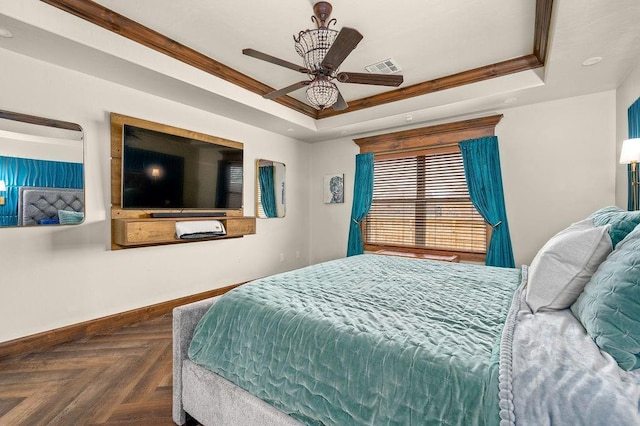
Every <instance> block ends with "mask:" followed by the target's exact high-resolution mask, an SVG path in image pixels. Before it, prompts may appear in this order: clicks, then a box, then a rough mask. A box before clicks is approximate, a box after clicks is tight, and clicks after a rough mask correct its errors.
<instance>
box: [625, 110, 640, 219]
mask: <svg viewBox="0 0 640 426" xmlns="http://www.w3.org/2000/svg"><path fill="white" fill-rule="evenodd" d="M627 118H628V119H629V139H633V138H640V98H638V99H637V100H636V101H635V102H634V103H633V104H632V105H631V106H630V107H629V109H628V110H627ZM631 167H635V168H636V176H638V174H637V172H638V164H637V163H636V164H629V165H627V181H628V185H627V187H628V190H627V200H628V201H627V210H633V208H634V207H633V199H634V197H633V191H634V190H635V191H636V198H635V199H636V200H640V185H632V184H631V182H632V174H631Z"/></svg>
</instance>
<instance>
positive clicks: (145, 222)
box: [112, 216, 256, 249]
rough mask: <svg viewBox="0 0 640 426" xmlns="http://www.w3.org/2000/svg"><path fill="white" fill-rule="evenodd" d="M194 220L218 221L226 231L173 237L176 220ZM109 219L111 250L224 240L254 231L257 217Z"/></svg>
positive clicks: (174, 235) (253, 232)
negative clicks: (184, 237) (220, 234)
mask: <svg viewBox="0 0 640 426" xmlns="http://www.w3.org/2000/svg"><path fill="white" fill-rule="evenodd" d="M197 220H219V221H220V222H222V224H223V225H224V227H225V229H226V231H227V234H226V235H224V236H220V237H211V238H198V239H180V238H176V222H179V221H180V222H184V221H197ZM112 222H113V223H112V248H113V249H122V248H133V247H144V246H152V245H162V244H179V243H189V242H196V241H209V240H223V239H228V238H239V237H243V236H245V235H250V234H255V233H256V218H255V217H247V216H225V217H176V218H152V217H137V218H132V217H125V218H114V219H112Z"/></svg>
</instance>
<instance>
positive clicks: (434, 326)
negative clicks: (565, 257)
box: [189, 255, 520, 426]
mask: <svg viewBox="0 0 640 426" xmlns="http://www.w3.org/2000/svg"><path fill="white" fill-rule="evenodd" d="M519 283H520V270H518V269H505V268H492V267H485V266H477V265H469V264H456V263H443V262H436V261H428V260H420V259H409V258H399V257H391V256H379V255H361V256H354V257H350V258H346V259H339V260H335V261H331V262H326V263H321V264H318V265H314V266H310V267H307V268H303V269H300V270H296V271H292V272H287V273H283V274H279V275H275V276H272V277H268V278H264V279H260V280H257V281H254V282H252V283H249V284H246V285H244V286H241V287H238V288H236V289H234V290H233V291H231V292H229V293H227V294H226V295H225V296H223V297H222V298H221V299H220V300H219V301H218V302H216V303H215V304H214V305H213V306H212V308H211V310H210V311H209V312H208V313H207V314H206V315H205V316H204V317H203V318H202V320H201V322H200V324H199V325H198V327H197V328H196V331H195V334H194V337H193V341H192V343H191V346H190V348H189V357H190V358H191V360H192V361H194V362H195V363H197V364H200V365H202V366H204V367H206V368H207V369H210V370H212V371H214V372H215V373H217V374H219V375H220V376H222V377H225V378H226V379H228V380H230V381H231V382H233V383H235V384H237V385H239V386H240V387H242V388H244V389H246V390H247V391H249V392H251V393H252V394H254V395H256V396H257V397H259V398H261V399H262V400H264V401H266V402H268V403H270V404H271V405H273V406H275V407H276V408H278V409H280V410H281V411H283V412H285V413H287V414H290V415H291V416H292V417H294V418H296V419H298V420H299V421H301V422H302V423H305V424H309V425H320V424H323V425H340V426H344V425H484V424H495V423H497V422H498V418H499V417H498V412H499V408H498V378H497V377H498V356H499V354H498V347H499V340H500V336H501V332H502V328H503V323H504V321H505V318H506V314H507V311H508V309H509V306H510V304H511V299H512V295H513V292H514V291H515V289H516V287H517V286H518V284H519Z"/></svg>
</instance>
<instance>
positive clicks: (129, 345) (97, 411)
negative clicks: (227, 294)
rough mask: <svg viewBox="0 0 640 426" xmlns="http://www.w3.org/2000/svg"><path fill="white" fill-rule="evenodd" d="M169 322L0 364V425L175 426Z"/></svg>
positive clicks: (144, 325) (136, 327)
mask: <svg viewBox="0 0 640 426" xmlns="http://www.w3.org/2000/svg"><path fill="white" fill-rule="evenodd" d="M171 367H172V354H171V314H166V315H164V316H162V317H159V318H155V319H151V320H148V321H145V322H141V323H137V324H134V325H131V326H128V327H125V328H122V329H118V330H115V331H113V332H110V333H108V334H101V335H96V336H92V337H88V338H85V339H82V340H79V341H75V342H70V343H65V344H62V345H58V346H55V347H53V348H50V349H48V350H43V351H40V352H34V353H30V354H24V355H19V356H14V357H10V358H5V359H0V425H12V426H13V425H29V426H35V425H65V426H67V425H106V424H108V425H154V426H155V425H158V426H161V425H173V424H174V423H173V421H172V420H171V401H172V397H171V384H172V377H171Z"/></svg>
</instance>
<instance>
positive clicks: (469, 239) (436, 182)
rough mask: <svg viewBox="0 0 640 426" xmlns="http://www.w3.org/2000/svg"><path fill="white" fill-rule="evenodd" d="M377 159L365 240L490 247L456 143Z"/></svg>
mask: <svg viewBox="0 0 640 426" xmlns="http://www.w3.org/2000/svg"><path fill="white" fill-rule="evenodd" d="M445 151H448V152H442V150H437V151H433V153H432V154H425V151H422V152H419V153H418V155H416V154H413V155H409V156H407V155H406V154H404V155H405V156H403V157H401V158H397V157H396V158H388V156H385V157H382V158H380V159H376V160H375V165H374V190H373V203H372V205H371V209H370V211H369V214H368V216H367V219H366V221H365V224H364V236H365V243H366V244H369V245H376V246H394V247H409V248H421V249H433V250H443V251H460V252H469V253H486V245H487V226H486V223H485V221H484V219H483V218H482V217H481V216H480V215H479V214H478V212H477V211H476V209H475V207H474V206H473V204H472V203H471V201H470V199H469V192H468V190H467V184H466V180H465V176H464V168H463V164H462V156H461V154H460V152H459V151H458V149H457V147H456V148H452V149H448V150H445Z"/></svg>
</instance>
